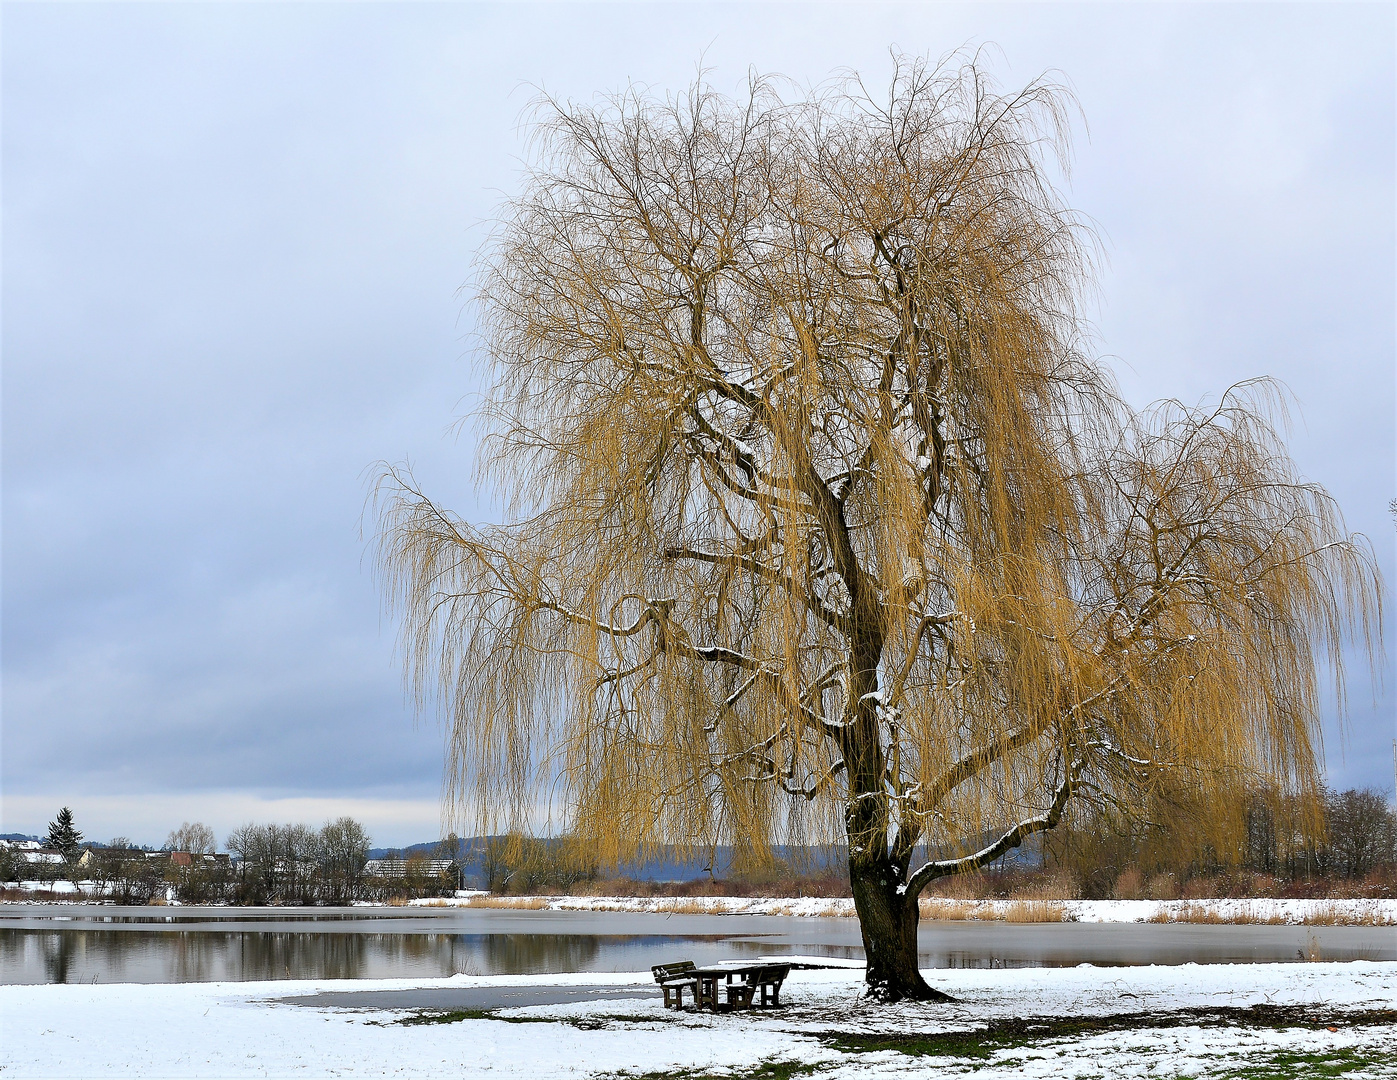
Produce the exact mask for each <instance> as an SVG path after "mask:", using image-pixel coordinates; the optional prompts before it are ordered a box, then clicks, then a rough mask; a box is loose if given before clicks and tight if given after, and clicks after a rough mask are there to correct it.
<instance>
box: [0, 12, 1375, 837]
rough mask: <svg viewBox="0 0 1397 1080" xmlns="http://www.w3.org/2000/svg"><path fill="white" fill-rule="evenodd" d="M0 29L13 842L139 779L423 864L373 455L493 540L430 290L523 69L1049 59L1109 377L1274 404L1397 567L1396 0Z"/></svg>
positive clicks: (66, 23) (593, 85)
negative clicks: (359, 811) (1230, 390)
mask: <svg viewBox="0 0 1397 1080" xmlns="http://www.w3.org/2000/svg"><path fill="white" fill-rule="evenodd" d="M5 29H6V33H5V37H4V46H3V47H4V72H3V78H4V133H3V138H4V148H3V149H4V177H3V180H4V189H3V198H4V207H3V208H4V225H5V229H4V240H3V243H4V251H3V256H4V268H5V275H4V286H3V288H4V293H3V315H4V326H3V348H4V365H5V366H4V391H5V394H4V555H5V559H4V569H3V574H4V576H3V585H4V611H3V646H4V658H3V662H4V671H3V674H4V702H3V703H4V722H3V732H2V735H3V744H2V745H3V751H4V754H3V763H2V764H0V768H3V773H0V779H2V780H3V787H4V797H5V802H4V805H5V810H4V828H6V829H19V830H23V831H33V830H36V829H40V828H42V826H43V824H44V820H45V818H44V816H43V815H44V814H46V813H47V814H51V813H52V810H47V811H45V810H44V809H43V807H44V806H45V805H47V803H46V802H45V800H47V802H51V803H52V804H53V806H54V807H56V806H57V805H58V804H59V803H60V802H63V801H69V802H72V803H73V804H74V805H75V806H76V807H78V809H79V812H80V820H82V817H81V815H82V814H83V813H84V809H83V808H84V806H86V807H87V810H86V813H87V814H88V817H87V819H86V820H87V821H88V823H89V825H88V828H89V832H94V833H95V834H96V835H103V834H106V833H111V832H116V831H123V832H129V831H131V828H130V827H128V826H127V825H125V824H123V820H122V815H127V816H128V818H129V815H130V814H132V813H133V811H132V809H131V808H132V805H133V804H132V803H131V801H130V800H131V799H132V798H133V797H134V796H135V795H138V794H140V793H142V792H146V793H148V794H149V795H150V796H151V798H152V799H155V798H157V797H158V799H159V800H162V801H160V802H159V805H160V806H161V807H162V808H172V807H174V806H177V805H183V806H187V807H188V809H187V811H184V812H183V813H184V816H187V817H191V818H193V817H199V816H200V815H201V813H204V814H205V815H206V816H207V815H213V814H215V813H217V814H222V815H223V816H224V817H225V818H226V819H228V820H226V821H222V820H221V821H219V822H218V823H217V824H218V827H219V828H220V829H221V830H223V829H226V828H227V827H229V826H230V825H233V824H237V823H238V822H237V820H235V819H236V818H237V817H238V815H252V814H256V813H258V812H259V807H261V808H263V809H267V808H274V807H285V806H290V805H298V806H299V805H304V806H312V805H313V806H314V807H316V808H325V809H326V812H327V813H328V812H330V810H329V808H330V807H332V806H333V805H335V800H337V799H338V800H340V801H341V802H342V803H343V804H344V805H350V804H351V803H352V804H353V805H355V806H363V807H370V808H372V807H377V808H378V809H377V810H372V809H370V810H368V811H365V812H371V813H377V814H378V815H379V817H380V819H381V827H380V828H378V829H377V834H378V835H380V838H381V839H383V840H385V841H386V842H404V841H410V840H415V839H421V838H422V835H423V834H422V832H421V830H422V828H424V825H423V821H424V820H426V818H424V815H423V811H422V809H421V808H422V807H425V806H429V805H431V804H432V801H433V800H434V799H435V797H436V794H437V790H438V784H439V775H440V764H441V759H440V753H441V747H440V735H439V732H438V731H437V729H436V727H435V725H434V722H433V721H432V718H431V717H426V718H424V720H423V722H422V723H419V724H414V722H413V719H412V716H411V713H410V711H409V710H408V709H407V708H406V706H405V705H404V703H403V698H402V694H401V689H400V685H399V680H398V673H397V669H396V667H395V664H394V661H393V657H392V628H391V627H389V626H386V625H382V624H381V622H380V618H379V614H378V602H377V597H376V594H375V592H374V587H373V583H372V580H371V578H370V577H369V575H368V574H367V573H366V571H365V568H364V565H363V547H362V544H361V541H360V539H359V536H358V531H357V530H358V520H359V514H360V510H361V506H362V499H363V470H364V469H365V468H366V467H367V466H368V465H369V464H370V463H371V462H373V461H375V460H377V459H380V458H388V459H393V460H397V459H401V458H404V457H410V458H411V459H412V460H413V461H414V463H415V466H416V468H417V471H418V474H419V476H420V477H421V479H422V480H423V482H424V483H425V484H426V485H427V487H428V488H429V490H431V491H432V492H434V493H436V494H438V495H439V496H440V497H441V498H442V500H443V501H444V502H446V503H448V504H449V505H452V506H453V507H455V508H456V509H458V510H459V511H461V512H463V513H465V514H466V515H467V516H473V515H480V514H484V513H487V512H489V509H488V507H486V506H483V505H481V504H480V503H478V501H477V496H476V494H475V492H474V490H473V486H472V483H471V479H470V459H471V448H470V446H469V445H468V444H467V443H457V442H456V441H455V440H453V439H452V438H450V437H448V436H447V435H446V432H447V429H448V427H449V425H450V424H451V422H452V421H453V419H454V418H455V417H456V416H457V415H459V413H460V411H461V408H462V407H463V405H462V402H463V398H465V397H466V396H467V395H469V394H470V393H471V392H472V391H474V390H475V389H477V388H478V382H477V379H478V372H477V371H476V370H475V368H474V367H473V365H472V358H471V355H470V349H469V344H468V342H467V341H466V339H465V337H464V332H465V330H466V329H467V318H468V316H466V315H463V312H462V303H463V301H462V298H461V297H459V296H458V295H457V292H456V290H457V288H458V286H459V285H460V283H461V282H462V281H463V280H464V279H465V277H466V274H467V271H468V262H469V256H470V252H471V251H472V249H473V247H474V245H475V243H476V242H477V241H478V239H479V237H480V236H481V235H482V229H481V222H482V221H484V220H485V219H487V218H488V216H489V215H490V213H491V210H492V207H493V206H494V205H495V204H496V202H497V201H498V199H499V198H500V195H501V193H502V192H505V191H508V190H509V189H510V188H511V186H512V184H513V182H514V177H515V175H516V170H517V167H518V166H517V158H518V155H519V154H520V153H522V149H523V148H522V144H521V140H520V136H519V133H518V131H517V130H516V119H517V116H518V113H519V110H520V108H521V107H522V106H523V105H524V103H525V102H526V101H527V100H528V98H529V96H530V93H531V91H530V89H529V88H528V85H526V84H533V85H542V86H545V87H546V88H548V89H549V90H550V91H553V92H555V93H557V94H559V95H561V96H569V95H571V96H577V97H589V96H590V95H591V94H593V93H594V92H595V91H597V90H602V89H607V88H613V87H616V86H619V85H621V84H623V83H624V82H625V81H626V80H628V79H634V80H635V81H637V82H643V83H650V84H652V85H655V86H658V87H677V86H681V85H682V84H683V83H685V82H686V81H687V80H688V79H690V78H691V77H692V75H693V72H694V70H695V66H696V64H697V62H698V60H699V57H700V55H702V57H703V61H704V63H705V64H707V65H710V66H712V67H713V69H714V70H713V77H714V79H715V80H716V81H717V82H718V83H719V84H720V85H727V86H733V87H734V88H735V87H736V86H737V85H738V84H739V83H740V82H741V81H742V79H743V78H744V77H745V73H746V70H747V67H748V65H753V66H755V67H756V68H757V69H759V70H763V71H780V72H783V73H785V74H787V75H789V76H791V77H793V78H795V79H797V80H798V81H801V82H815V81H819V80H821V79H823V78H825V77H826V76H827V75H828V74H829V73H830V72H831V71H832V70H834V69H836V68H838V67H841V66H853V67H857V68H860V69H861V70H864V71H866V72H868V73H869V76H870V80H871V81H873V82H875V83H876V81H877V80H879V79H880V78H882V76H883V75H884V73H885V72H886V71H887V68H888V60H887V52H886V50H887V47H888V45H889V44H890V43H896V44H897V45H899V46H901V47H902V48H904V49H907V50H910V51H931V52H934V53H939V52H944V51H946V50H949V49H952V48H955V47H957V46H960V45H961V44H963V43H965V42H968V41H969V42H983V41H993V42H997V43H998V45H999V46H1001V47H1002V59H1000V60H996V61H994V66H995V68H996V70H997V71H998V72H999V73H1000V75H1001V77H1002V79H1003V81H1004V82H1005V83H1006V84H1009V85H1013V84H1015V83H1019V82H1022V81H1024V80H1026V79H1028V78H1030V77H1033V76H1035V75H1037V74H1039V73H1040V72H1042V71H1043V70H1045V69H1048V68H1057V69H1060V70H1061V72H1062V73H1063V75H1064V77H1066V78H1068V79H1070V81H1071V82H1072V84H1073V86H1074V87H1075V89H1076V91H1077V93H1078V95H1079V98H1080V100H1081V102H1082V106H1083V110H1084V112H1085V114H1086V117H1087V120H1088V122H1089V125H1090V126H1089V136H1084V137H1082V138H1080V139H1079V142H1078V155H1077V166H1076V171H1075V173H1074V176H1073V180H1072V187H1071V194H1070V198H1071V201H1072V202H1073V203H1074V205H1076V206H1078V207H1079V208H1080V209H1081V210H1082V211H1083V212H1085V213H1087V214H1089V215H1090V216H1091V217H1092V218H1093V219H1094V220H1096V221H1097V222H1098V224H1099V225H1100V227H1101V229H1102V230H1103V232H1104V234H1105V235H1106V237H1107V252H1108V255H1109V261H1108V265H1107V266H1106V268H1105V270H1104V271H1103V274H1102V292H1101V296H1102V300H1101V310H1100V316H1099V330H1100V339H1101V348H1102V349H1103V350H1104V351H1106V352H1108V353H1112V354H1116V355H1118V356H1120V357H1122V358H1123V360H1124V361H1125V362H1126V363H1127V364H1128V366H1125V365H1124V364H1122V365H1118V371H1119V373H1120V376H1121V380H1122V385H1123V387H1124V388H1125V390H1126V392H1127V393H1128V394H1129V396H1130V397H1131V399H1132V400H1133V401H1136V402H1137V403H1143V402H1145V401H1147V400H1149V399H1151V398H1154V397H1158V396H1162V395H1178V396H1180V397H1182V398H1184V399H1185V400H1196V399H1198V398H1199V397H1201V396H1203V395H1204V394H1208V393H1211V394H1214V395H1216V394H1217V393H1218V392H1219V391H1221V390H1222V389H1223V388H1224V387H1226V386H1227V385H1228V384H1230V383H1232V382H1235V381H1237V380H1239V379H1243V378H1247V377H1250V376H1253V375H1257V374H1273V375H1277V376H1279V377H1281V378H1283V379H1284V380H1285V381H1286V382H1287V383H1288V384H1289V385H1290V387H1291V388H1292V390H1293V391H1294V393H1295V394H1296V396H1297V398H1298V399H1299V401H1300V404H1301V407H1302V415H1303V424H1298V425H1297V427H1296V430H1295V434H1294V438H1293V447H1294V451H1295V454H1296V457H1297V460H1298V461H1299V462H1300V464H1301V467H1302V468H1303V470H1304V471H1305V473H1306V474H1307V475H1308V476H1309V477H1310V478H1312V479H1315V480H1318V481H1320V482H1322V483H1324V484H1325V485H1326V486H1328V487H1329V488H1330V489H1331V490H1332V491H1333V492H1334V493H1335V494H1336V495H1337V496H1338V497H1339V498H1340V500H1341V503H1342V505H1343V507H1344V510H1345V512H1346V513H1347V515H1348V517H1349V523H1350V525H1351V526H1352V527H1354V528H1359V529H1363V530H1365V531H1367V532H1369V533H1370V534H1371V535H1372V536H1373V538H1374V540H1375V543H1376V545H1377V547H1378V550H1379V552H1380V555H1381V557H1382V559H1383V562H1384V566H1385V571H1386V572H1387V573H1388V575H1389V581H1390V582H1391V581H1393V580H1395V579H1394V575H1393V574H1392V564H1393V543H1392V539H1393V531H1392V528H1391V524H1390V523H1389V522H1388V521H1387V520H1386V516H1385V507H1386V503H1387V500H1388V499H1389V498H1390V497H1391V496H1392V495H1393V494H1394V493H1397V483H1394V476H1393V445H1394V425H1393V414H1394V382H1393V364H1394V343H1393V324H1394V312H1393V295H1394V280H1393V255H1394V220H1393V186H1394V139H1393V130H1394V124H1393V119H1394V118H1393V82H1394V74H1393V71H1394V66H1393V45H1392V43H1393V15H1392V12H1391V11H1390V10H1388V9H1386V8H1381V7H1328V6H1323V7H1322V6H1314V7H1283V8H1260V7H1245V8H1220V7H1201V6H1194V5H1188V6H1181V7H1165V6H1149V7H1134V6H1120V7H1101V6H1089V7H1080V8H1079V7H1018V6H1016V7H1012V8H996V7H989V6H975V7H969V8H953V7H945V6H935V7H926V6H909V7H905V8H899V7H873V8H871V9H866V8H864V7H858V8H855V7H853V6H848V7H840V6H832V7H810V8H797V7H790V6H784V5H783V6H775V7H770V8H760V7H749V8H737V7H715V8H706V7H705V8H698V7H694V8H690V7H678V6H667V5H655V6H638V7H600V8H589V7H570V6H557V7H517V8H513V7H499V8H496V7H470V6H446V5H424V6H420V7H418V6H399V5H393V6H384V7H376V6H361V5H345V6H285V7H282V6H271V5H257V6H252V5H229V6H217V7H216V6H197V7H176V6H128V5H121V6H116V5H111V6H91V7H76V6H66V5H65V6H57V5H53V6H40V5H32V6H15V7H11V8H9V9H7V11H6V27H5ZM1388 668H1389V678H1388V687H1387V689H1385V690H1380V691H1379V692H1378V695H1377V699H1376V704H1374V702H1373V699H1374V694H1373V692H1372V691H1371V690H1370V689H1369V687H1368V686H1367V683H1366V681H1365V680H1362V679H1360V680H1357V681H1356V683H1355V686H1354V697H1353V706H1354V708H1353V724H1352V727H1351V730H1350V735H1349V742H1348V744H1347V749H1346V750H1344V751H1343V752H1342V753H1341V752H1340V748H1339V743H1337V742H1334V741H1331V748H1332V749H1333V753H1332V754H1331V761H1330V766H1331V775H1332V776H1333V777H1334V778H1335V780H1336V781H1337V782H1339V783H1342V784H1349V783H1356V784H1379V785H1382V786H1386V785H1387V784H1388V782H1389V781H1390V775H1389V767H1388V764H1387V757H1388V746H1389V740H1390V739H1391V737H1392V731H1391V727H1392V714H1393V697H1392V691H1391V688H1390V684H1391V677H1390V674H1391V672H1390V669H1391V660H1390V658H1389V660H1388ZM296 798H302V799H311V798H313V799H318V800H320V801H318V802H314V803H310V802H305V803H295V804H292V803H287V802H284V801H283V802H276V801H275V800H287V799H296ZM83 800H87V802H86V803H84V802H83ZM103 800H106V801H105V802H104V801H103ZM172 800H173V801H172ZM355 800H358V801H355ZM373 800H378V801H377V802H374V801H373ZM395 800H396V802H395ZM395 805H400V806H401V807H403V808H405V809H403V810H402V811H401V812H398V811H395V810H394V809H393V807H394V806H395ZM201 807H204V808H205V809H204V810H201ZM209 808H216V810H215V809H209ZM161 812H162V813H165V812H174V811H173V810H172V809H170V810H167V809H162V811H161ZM267 812H268V813H271V812H273V811H272V810H271V809H268V810H267ZM317 812H318V810H317ZM429 816H430V815H428V817H429ZM143 820H144V819H143ZM178 823H179V822H178V821H177V820H171V821H170V822H169V823H168V825H165V826H164V827H163V828H169V827H172V826H173V825H177V824H178ZM370 824H371V826H372V825H373V824H374V822H372V821H371V822H370ZM147 827H150V828H153V829H155V830H156V832H158V833H159V834H160V835H156V834H155V833H154V832H153V833H152V834H151V835H149V836H145V837H143V838H144V839H147V840H158V839H160V838H161V835H163V829H162V828H160V827H159V826H158V823H157V824H151V825H149V826H147ZM394 830H399V832H400V833H401V835H399V834H397V833H395V832H394Z"/></svg>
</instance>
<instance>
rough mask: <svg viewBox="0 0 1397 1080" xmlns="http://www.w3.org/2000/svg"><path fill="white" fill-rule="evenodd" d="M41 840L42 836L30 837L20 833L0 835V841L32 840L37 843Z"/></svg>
mask: <svg viewBox="0 0 1397 1080" xmlns="http://www.w3.org/2000/svg"><path fill="white" fill-rule="evenodd" d="M42 839H43V837H42V836H30V835H28V834H27V833H22V832H7V833H0V840H34V841H36V842H37V841H39V840H42Z"/></svg>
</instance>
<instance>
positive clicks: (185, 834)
mask: <svg viewBox="0 0 1397 1080" xmlns="http://www.w3.org/2000/svg"><path fill="white" fill-rule="evenodd" d="M165 850H166V851H187V852H189V853H190V854H191V855H211V854H213V850H214V835H213V830H212V829H211V828H209V827H208V826H207V825H205V824H204V823H203V822H200V821H196V822H193V823H192V824H191V823H190V822H188V821H186V822H185V823H184V824H183V825H181V826H180V827H179V828H178V829H175V830H174V831H172V832H171V833H170V835H169V836H167V837H165Z"/></svg>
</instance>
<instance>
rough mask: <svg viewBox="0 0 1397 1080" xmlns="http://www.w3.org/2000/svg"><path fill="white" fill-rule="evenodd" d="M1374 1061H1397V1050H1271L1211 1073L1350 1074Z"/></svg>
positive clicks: (1261, 1079)
mask: <svg viewBox="0 0 1397 1080" xmlns="http://www.w3.org/2000/svg"><path fill="white" fill-rule="evenodd" d="M1374 1065H1389V1066H1390V1065H1397V1053H1392V1052H1388V1051H1382V1050H1350V1049H1343V1050H1324V1051H1320V1052H1319V1053H1315V1054H1296V1053H1272V1054H1265V1055H1262V1057H1261V1059H1260V1060H1253V1061H1250V1062H1248V1063H1246V1064H1245V1065H1239V1066H1237V1067H1236V1068H1234V1069H1229V1070H1228V1071H1226V1072H1210V1073H1209V1074H1208V1076H1209V1077H1210V1080H1294V1078H1295V1077H1297V1076H1303V1077H1306V1078H1309V1077H1322V1076H1347V1075H1348V1074H1349V1073H1352V1072H1357V1071H1358V1070H1359V1069H1367V1068H1371V1067H1372V1066H1374ZM1181 1080H1182V1078H1181Z"/></svg>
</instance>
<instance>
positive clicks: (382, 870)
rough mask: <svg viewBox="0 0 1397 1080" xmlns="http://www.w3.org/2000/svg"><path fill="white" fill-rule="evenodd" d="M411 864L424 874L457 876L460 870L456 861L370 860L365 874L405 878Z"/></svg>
mask: <svg viewBox="0 0 1397 1080" xmlns="http://www.w3.org/2000/svg"><path fill="white" fill-rule="evenodd" d="M409 864H410V865H411V867H412V869H413V870H415V871H417V872H419V873H422V874H428V875H432V874H455V873H456V872H457V871H458V870H459V869H460V868H459V867H458V866H457V865H456V861H455V860H454V859H411V860H407V859H370V860H369V861H368V862H366V863H365V864H364V873H366V874H368V875H369V876H371V877H383V878H400V877H405V876H406V875H407V872H408V867H409Z"/></svg>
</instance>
